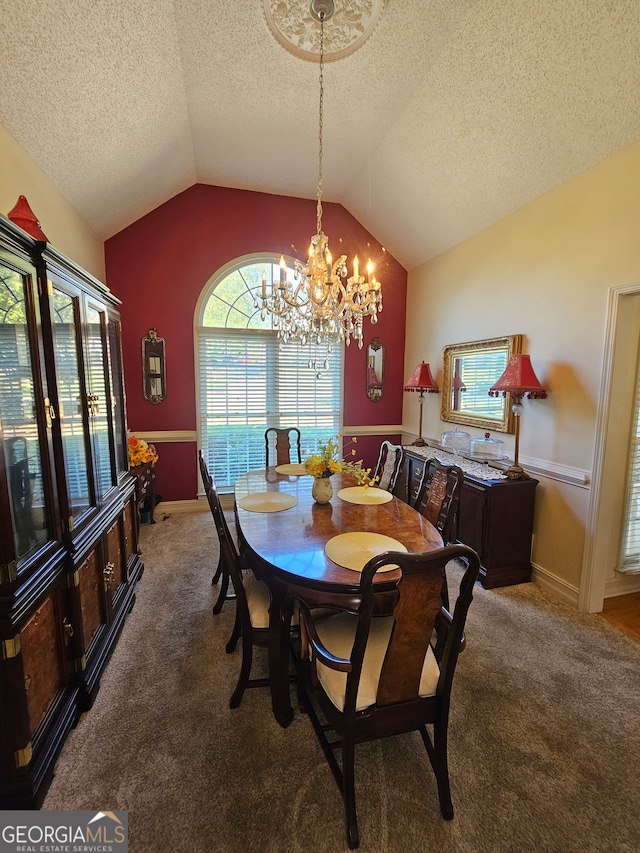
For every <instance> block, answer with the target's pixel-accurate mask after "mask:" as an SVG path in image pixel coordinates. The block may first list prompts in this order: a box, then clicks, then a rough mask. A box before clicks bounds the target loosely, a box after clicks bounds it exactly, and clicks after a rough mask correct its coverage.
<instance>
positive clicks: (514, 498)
mask: <svg viewBox="0 0 640 853" xmlns="http://www.w3.org/2000/svg"><path fill="white" fill-rule="evenodd" d="M433 453H434V450H433V449H432V448H430V447H414V446H412V445H411V446H408V447H405V456H404V465H403V468H402V471H401V474H400V476H399V477H398V480H397V481H396V486H395V488H394V494H396V496H397V497H401V498H402V499H403V500H405V501H408V502H409V503H413V499H414V498H415V496H416V495H417V489H418V486H419V484H420V480H421V478H422V472H423V469H424V464H425V462H426V460H427V459H428V458H429V456H431V455H433ZM438 458H439V459H441V460H442V461H443V462H445V464H449V465H455V464H460V462H459V459H458V458H457V457H455V456H454V455H453V454H450V453H449V454H447V453H443V452H442V451H440V452H439V454H438ZM474 468H475V469H476V470H481V469H486V470H482V474H483V476H478V474H475V475H474V473H471V472H470V471H465V472H464V481H463V484H462V489H461V492H460V505H459V508H458V525H457V528H458V529H457V539H458V541H459V542H462V543H463V544H465V545H468V546H469V547H470V548H473V550H474V551H476V552H477V554H478V556H479V557H480V563H481V567H480V577H479V581H480V583H481V585H482V586H483V587H485V589H492V588H494V587H499V586H510V585H512V584H518V583H526V582H527V581H530V580H531V575H532V567H531V541H532V535H533V511H534V504H535V492H536V486H537V485H538V481H537V480H533V479H522V480H509V479H504V478H499V472H498V471H496V472H495V477H492V476H491V469H490V468H489V467H488V466H483V465H479V464H478V463H475V465H474V466H472V470H473V469H474Z"/></svg>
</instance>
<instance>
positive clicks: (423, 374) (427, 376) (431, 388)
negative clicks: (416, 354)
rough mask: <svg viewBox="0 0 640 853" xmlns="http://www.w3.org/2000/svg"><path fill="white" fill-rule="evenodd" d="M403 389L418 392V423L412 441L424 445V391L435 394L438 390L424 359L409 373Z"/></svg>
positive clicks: (416, 444) (419, 445)
mask: <svg viewBox="0 0 640 853" xmlns="http://www.w3.org/2000/svg"><path fill="white" fill-rule="evenodd" d="M404 390H405V391H417V392H418V393H419V394H420V396H419V398H418V402H419V403H420V425H419V427H418V438H416V440H415V441H414V442H413V443H414V445H415V446H416V447H424V445H425V444H426V442H425V440H424V438H423V437H422V406H423V404H424V394H425V391H426V392H427V393H428V394H437V393H438V392H439V391H440V389H439V388H438V386H437V385H436V383H435V381H434V379H433V376H432V375H431V368H430V367H429V365H428V364H425V363H424V361H421V362H420V364H419V365H418V366H417V367H416V369H415V370H414V371H413V373H412V374H411V378H410V379H409V380H408V381H407V384H406V385H405V386H404Z"/></svg>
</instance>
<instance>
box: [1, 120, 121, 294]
mask: <svg viewBox="0 0 640 853" xmlns="http://www.w3.org/2000/svg"><path fill="white" fill-rule="evenodd" d="M21 195H23V196H25V197H26V199H27V201H28V202H29V205H30V207H31V209H32V210H33V212H34V214H35V215H36V217H37V219H38V220H39V222H40V226H41V228H42V230H43V231H44V233H45V234H46V235H47V238H48V240H49V243H51V245H52V246H54V247H55V248H56V249H57V250H58V251H59V252H62V254H63V255H66V256H67V257H69V258H71V260H73V261H75V262H76V263H77V264H79V265H80V266H81V267H83V268H84V269H86V270H87V272H90V273H91V274H92V275H94V276H95V277H96V278H98V279H100V281H104V280H105V266H104V243H103V241H102V240H101V239H100V238H99V237H98V236H97V235H96V234H95V233H94V232H93V231H92V230H91V229H90V228H89V226H88V225H87V223H86V222H85V221H84V219H82V218H81V217H80V215H79V214H78V213H77V211H76V210H75V208H73V207H72V206H71V205H70V204H69V202H68V201H67V200H66V198H65V197H64V196H63V195H62V193H61V192H60V191H59V190H58V189H57V188H56V186H55V185H54V183H53V182H52V181H51V180H50V178H48V177H47V176H46V175H45V174H44V172H43V171H41V169H40V168H38V166H36V165H35V163H34V162H33V161H32V160H31V159H30V157H29V156H28V154H27V153H26V152H25V150H24V149H23V148H21V147H20V145H18V143H17V142H16V141H15V139H14V138H13V137H12V136H11V134H10V133H8V131H7V130H6V129H5V128H4V127H3V126H2V125H0V212H2V213H3V214H4V215H5V216H6V215H7V214H8V213H9V211H10V210H11V209H12V208H13V206H14V205H15V203H16V202H17V200H18V197H19V196H21Z"/></svg>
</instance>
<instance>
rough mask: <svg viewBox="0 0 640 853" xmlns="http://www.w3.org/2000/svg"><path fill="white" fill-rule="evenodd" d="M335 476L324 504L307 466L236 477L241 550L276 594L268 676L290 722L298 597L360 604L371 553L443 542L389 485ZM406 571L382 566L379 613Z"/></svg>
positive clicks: (377, 582) (319, 603)
mask: <svg viewBox="0 0 640 853" xmlns="http://www.w3.org/2000/svg"><path fill="white" fill-rule="evenodd" d="M331 481H332V486H333V496H332V497H331V499H330V501H329V502H328V503H322V504H321V503H317V502H316V501H315V500H314V498H313V497H312V494H311V489H312V485H313V477H311V476H310V475H308V474H306V472H305V471H304V466H303V465H284V466H277V467H268V468H261V469H257V470H253V471H248V472H247V473H246V474H243V475H242V476H241V477H240V478H239V479H238V480H237V482H236V484H235V515H236V527H237V533H238V545H239V549H240V553H241V555H242V557H243V559H244V560H245V561H246V564H247V565H248V566H249V567H250V568H251V569H252V570H253V572H254V574H255V575H256V577H258V578H259V579H260V580H263V581H264V582H265V583H266V584H267V585H268V587H269V590H270V593H271V606H270V610H269V636H268V657H269V681H270V689H271V703H272V708H273V714H274V716H275V718H276V720H277V721H278V723H279V724H280V725H281V726H283V727H286V726H288V725H289V724H290V723H291V721H292V720H293V708H292V706H291V700H290V695H289V648H290V631H291V621H292V615H293V607H294V602H295V601H296V600H300V601H303V602H305V603H306V604H307V605H308V606H309V607H310V608H316V607H323V608H324V607H338V608H341V607H342V608H345V607H346V608H351V609H355V608H357V606H358V603H359V587H360V571H361V569H362V568H363V565H364V564H365V563H366V561H367V559H369V558H370V557H371V556H374V555H375V554H377V553H381V552H382V551H409V552H411V553H424V552H426V551H431V550H433V549H435V548H441V547H442V546H443V542H442V538H441V536H440V534H439V533H438V531H437V530H436V528H435V527H434V526H433V525H432V524H431V523H430V522H429V521H427V519H426V518H424V517H423V516H422V515H421V514H420V513H418V512H417V511H416V510H414V509H413V508H412V507H410V506H409V505H408V504H406V503H405V502H404V501H402V500H400V499H399V498H396V497H395V496H394V495H392V494H391V493H390V492H386V491H385V490H383V489H378V488H364V487H363V486H360V485H359V484H358V483H357V481H356V480H355V478H354V477H353V476H352V475H350V474H346V473H339V474H334V475H333V476H332V477H331ZM385 568H387V567H385ZM399 578H400V571H399V569H398V568H391V569H389V570H386V571H379V572H377V574H376V576H375V578H374V590H375V592H376V599H375V600H376V604H375V607H376V611H377V612H379V613H385V612H388V610H389V608H390V606H391V604H392V602H393V601H394V600H395V598H394V596H397V587H396V584H397V582H398V580H399Z"/></svg>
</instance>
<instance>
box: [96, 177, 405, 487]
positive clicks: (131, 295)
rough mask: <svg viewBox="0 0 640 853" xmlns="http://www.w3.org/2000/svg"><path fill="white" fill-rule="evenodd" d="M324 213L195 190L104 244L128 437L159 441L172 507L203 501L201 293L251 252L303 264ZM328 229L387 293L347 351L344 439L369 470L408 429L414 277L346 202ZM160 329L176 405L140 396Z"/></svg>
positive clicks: (220, 190) (160, 468)
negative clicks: (372, 392)
mask: <svg viewBox="0 0 640 853" xmlns="http://www.w3.org/2000/svg"><path fill="white" fill-rule="evenodd" d="M315 207H316V202H315V201H311V200H307V199H298V198H287V197H284V196H276V195H267V194H265V193H256V192H250V191H247V190H234V189H228V188H224V187H213V186H208V185H204V184H195V185H194V186H192V187H190V188H189V189H188V190H185V191H184V192H183V193H180V194H179V195H177V196H175V197H174V198H173V199H171V200H170V201H168V202H166V203H165V204H163V205H161V206H160V207H158V208H156V210H154V211H152V212H151V213H149V214H147V216H145V217H143V218H142V219H140V220H138V221H137V222H135V223H133V224H132V225H130V226H129V227H128V228H126V229H125V230H123V231H121V232H120V233H119V234H116V235H115V236H114V237H112V238H111V239H109V240H108V241H107V242H106V244H105V254H106V265H107V284H108V285H109V288H110V289H111V290H112V291H113V293H114V294H115V295H116V296H118V297H119V298H120V299H122V302H123V304H122V306H121V314H122V326H123V355H124V370H125V382H126V390H127V416H128V422H129V428H130V430H131V431H132V432H138V433H144V434H145V437H150V438H151V440H154V441H156V442H161V443H159V444H158V447H157V449H158V452H159V454H160V461H159V463H158V465H157V467H156V475H157V490H158V493H159V494H161V495H162V497H163V499H164V500H167V501H174V500H194V499H195V498H196V496H197V493H198V466H197V435H196V428H197V413H196V382H195V376H194V311H195V308H196V303H197V301H198V297H199V296H200V293H201V292H202V290H203V288H204V287H205V286H206V285H207V283H208V282H209V280H210V279H211V277H212V276H213V275H214V274H215V273H216V271H217V270H219V269H220V268H221V267H223V266H225V265H226V264H228V263H229V262H230V261H232V260H233V259H234V258H237V257H241V256H243V255H247V254H252V253H256V252H274V253H277V254H285V255H289V256H291V255H296V256H297V257H299V258H300V259H304V258H305V257H306V256H307V251H308V246H309V240H310V238H311V236H312V234H313V233H315V225H316V210H315ZM323 226H324V230H325V232H326V233H327V234H328V235H329V245H330V247H331V250H332V252H333V254H334V255H338V254H342V253H344V254H346V255H347V257H348V258H349V259H351V258H353V255H355V254H357V255H358V257H359V258H360V259H361V261H366V259H368V258H369V257H370V258H371V259H372V260H373V262H374V263H375V265H376V276H377V277H378V278H379V279H380V281H381V282H382V285H383V299H384V310H383V311H382V313H381V315H380V318H379V321H378V323H377V324H376V325H371V323H370V322H369V320H365V327H364V346H363V348H362V349H358V347H357V345H355V344H353V343H352V344H351V345H350V346H349V347H346V350H345V371H344V389H345V393H344V401H343V422H344V426H345V432H348V433H349V434H355V435H359V436H363V441H362V443H361V444H360V446H361V447H362V450H363V455H365V464H367V465H371V464H375V461H376V459H377V450H378V449H379V447H380V441H381V438H382V437H387V434H389V433H391V434H392V435H393V434H396V433H398V432H399V431H400V425H401V416H402V384H403V382H404V323H405V313H406V282H407V274H406V271H405V270H404V268H403V267H401V266H400V264H399V263H398V262H397V261H396V260H395V259H394V258H393V257H391V255H389V254H388V253H385V252H384V251H383V250H382V247H381V245H380V243H379V242H378V241H377V240H375V239H374V238H373V237H372V236H371V234H369V233H368V232H367V231H365V229H364V228H362V226H361V225H360V224H359V223H358V222H357V221H356V220H355V219H354V218H353V217H352V216H351V215H350V214H349V213H348V212H347V211H346V210H344V208H342V207H341V206H340V205H336V204H331V203H326V202H325V203H323ZM153 327H155V328H157V330H158V334H159V335H160V336H161V337H163V338H164V339H165V342H166V353H167V355H166V359H167V399H166V400H165V401H164V402H163V403H161V404H160V405H158V406H153V405H151V404H150V403H149V402H147V401H146V400H145V399H144V396H143V393H142V359H141V340H142V338H143V337H144V336H145V335H146V334H147V331H148V330H149V329H150V328H153ZM376 335H377V336H378V337H379V338H380V341H381V343H382V344H384V346H385V359H386V360H385V373H384V376H385V379H384V382H385V390H384V396H383V398H382V400H380V401H379V402H375V403H374V402H372V401H371V400H369V399H368V397H367V396H366V391H365V379H366V347H367V344H368V343H370V342H371V340H372V339H373V338H374V337H375V336H376ZM372 433H375V434H377V435H376V437H375V438H374V437H373V435H372ZM367 436H368V438H367Z"/></svg>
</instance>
